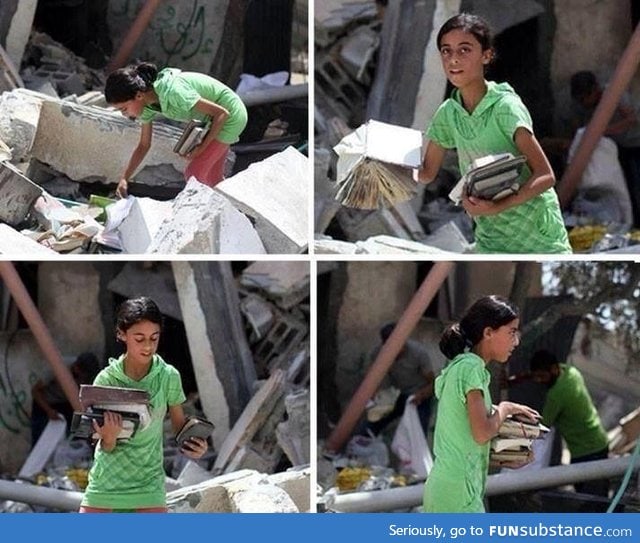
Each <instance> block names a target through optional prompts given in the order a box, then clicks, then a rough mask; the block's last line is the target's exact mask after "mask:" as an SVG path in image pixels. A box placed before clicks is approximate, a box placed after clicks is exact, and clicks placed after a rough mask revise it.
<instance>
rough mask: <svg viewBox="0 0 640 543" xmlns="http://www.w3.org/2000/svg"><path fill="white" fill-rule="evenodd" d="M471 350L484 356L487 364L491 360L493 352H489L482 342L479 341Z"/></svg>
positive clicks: (481, 356)
mask: <svg viewBox="0 0 640 543" xmlns="http://www.w3.org/2000/svg"><path fill="white" fill-rule="evenodd" d="M471 352H472V353H473V354H475V355H477V356H479V357H480V358H482V360H483V361H484V363H485V365H486V364H488V363H489V362H490V361H491V354H490V353H489V352H487V349H486V348H485V347H484V346H483V345H482V343H478V344H477V345H476V346H475V347H474V348H473V349H471Z"/></svg>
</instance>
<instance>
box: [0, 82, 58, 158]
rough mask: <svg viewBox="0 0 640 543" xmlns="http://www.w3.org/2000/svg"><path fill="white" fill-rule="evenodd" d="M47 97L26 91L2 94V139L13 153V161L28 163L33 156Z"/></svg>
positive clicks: (0, 100)
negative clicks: (32, 150) (43, 104)
mask: <svg viewBox="0 0 640 543" xmlns="http://www.w3.org/2000/svg"><path fill="white" fill-rule="evenodd" d="M46 98H47V96H46V95H44V94H40V93H37V92H33V91H30V90H26V89H16V90H14V91H12V92H4V93H2V94H0V139H2V140H3V141H4V142H5V143H6V144H7V145H8V146H9V147H11V150H12V153H13V160H15V161H27V160H28V159H29V158H30V155H31V149H32V147H33V142H34V141H35V137H36V133H37V130H38V123H39V120H40V111H41V109H42V101H43V99H46Z"/></svg>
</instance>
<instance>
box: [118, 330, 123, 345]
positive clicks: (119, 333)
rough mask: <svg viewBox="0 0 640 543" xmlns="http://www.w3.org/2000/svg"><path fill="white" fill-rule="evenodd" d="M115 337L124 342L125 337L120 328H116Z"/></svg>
mask: <svg viewBox="0 0 640 543" xmlns="http://www.w3.org/2000/svg"><path fill="white" fill-rule="evenodd" d="M116 339H117V340H118V341H122V343H124V341H125V337H124V333H123V332H122V330H116Z"/></svg>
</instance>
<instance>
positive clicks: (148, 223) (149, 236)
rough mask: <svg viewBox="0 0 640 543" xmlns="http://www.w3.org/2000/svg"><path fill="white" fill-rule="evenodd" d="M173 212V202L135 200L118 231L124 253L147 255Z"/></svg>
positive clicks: (146, 199)
mask: <svg viewBox="0 0 640 543" xmlns="http://www.w3.org/2000/svg"><path fill="white" fill-rule="evenodd" d="M172 211H173V206H172V205H171V202H160V201H158V200H153V199H151V198H134V199H133V203H132V204H131V208H130V209H129V214H128V215H127V217H126V218H125V219H124V220H123V221H122V223H121V224H120V226H118V229H117V230H118V233H119V234H120V241H121V242H122V247H123V249H124V252H126V253H129V254H142V253H145V252H146V251H147V249H148V248H149V245H151V242H152V241H153V239H154V238H155V236H156V234H157V233H158V231H159V230H160V226H161V225H162V223H163V222H164V221H165V220H166V219H168V218H169V217H171V213H172Z"/></svg>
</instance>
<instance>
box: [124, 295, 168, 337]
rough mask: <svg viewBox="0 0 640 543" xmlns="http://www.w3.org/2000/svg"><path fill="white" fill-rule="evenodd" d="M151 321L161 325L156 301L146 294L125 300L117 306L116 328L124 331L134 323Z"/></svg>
mask: <svg viewBox="0 0 640 543" xmlns="http://www.w3.org/2000/svg"><path fill="white" fill-rule="evenodd" d="M141 321H151V322H153V323H155V324H158V325H160V326H162V313H160V309H158V306H157V305H156V303H155V302H154V301H153V300H152V299H151V298H147V297H146V296H140V297H139V298H131V299H129V300H125V301H124V302H122V304H120V307H119V308H118V315H117V318H116V328H117V329H118V330H121V331H123V332H126V331H127V330H128V329H129V328H131V327H132V326H133V325H134V324H136V323H138V322H141Z"/></svg>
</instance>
